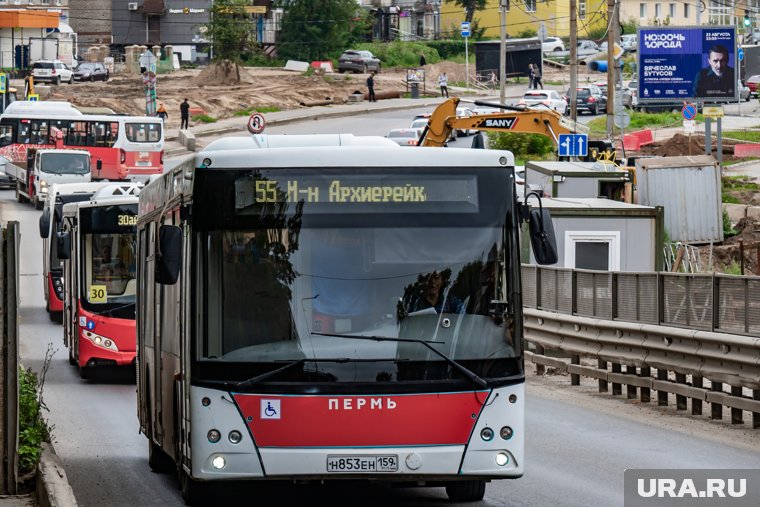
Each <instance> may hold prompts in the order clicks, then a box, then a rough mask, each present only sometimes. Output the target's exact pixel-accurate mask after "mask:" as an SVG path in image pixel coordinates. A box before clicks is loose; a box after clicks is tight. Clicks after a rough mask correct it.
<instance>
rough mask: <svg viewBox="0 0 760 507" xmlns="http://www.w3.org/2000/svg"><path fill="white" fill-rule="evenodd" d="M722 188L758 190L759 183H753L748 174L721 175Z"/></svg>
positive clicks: (759, 187) (759, 190)
mask: <svg viewBox="0 0 760 507" xmlns="http://www.w3.org/2000/svg"><path fill="white" fill-rule="evenodd" d="M721 183H722V184H723V190H729V191H732V190H736V191H743V190H749V191H751V192H760V185H759V184H757V183H755V182H754V181H753V180H752V178H750V177H749V176H743V175H740V176H722V177H721Z"/></svg>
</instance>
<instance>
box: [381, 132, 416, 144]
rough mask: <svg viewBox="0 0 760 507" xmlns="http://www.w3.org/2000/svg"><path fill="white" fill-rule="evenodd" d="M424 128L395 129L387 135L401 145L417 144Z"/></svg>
mask: <svg viewBox="0 0 760 507" xmlns="http://www.w3.org/2000/svg"><path fill="white" fill-rule="evenodd" d="M421 135H422V129H393V130H391V131H390V132H388V134H387V135H386V136H385V137H387V138H388V139H390V140H391V141H393V142H394V143H396V144H398V145H399V146H417V144H419V141H420V136H421Z"/></svg>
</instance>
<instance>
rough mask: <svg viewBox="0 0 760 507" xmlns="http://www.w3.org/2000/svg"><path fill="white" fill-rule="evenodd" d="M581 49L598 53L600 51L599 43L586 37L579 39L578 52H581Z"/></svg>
mask: <svg viewBox="0 0 760 507" xmlns="http://www.w3.org/2000/svg"><path fill="white" fill-rule="evenodd" d="M581 51H595V52H597V53H598V52H599V45H598V44H597V43H596V42H594V41H592V40H586V39H583V40H579V41H578V52H579V53H580V52H581Z"/></svg>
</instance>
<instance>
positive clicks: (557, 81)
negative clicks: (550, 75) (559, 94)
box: [544, 79, 565, 86]
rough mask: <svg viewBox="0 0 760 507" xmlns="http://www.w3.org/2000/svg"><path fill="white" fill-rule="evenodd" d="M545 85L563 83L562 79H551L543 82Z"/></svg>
mask: <svg viewBox="0 0 760 507" xmlns="http://www.w3.org/2000/svg"><path fill="white" fill-rule="evenodd" d="M544 84H545V85H551V86H563V85H564V84H565V82H564V81H562V80H556V79H555V80H552V81H546V82H544Z"/></svg>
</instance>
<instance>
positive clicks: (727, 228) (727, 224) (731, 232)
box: [723, 210, 739, 238]
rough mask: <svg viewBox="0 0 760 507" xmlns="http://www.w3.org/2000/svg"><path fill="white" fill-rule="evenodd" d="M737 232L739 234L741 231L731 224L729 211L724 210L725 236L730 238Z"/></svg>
mask: <svg viewBox="0 0 760 507" xmlns="http://www.w3.org/2000/svg"><path fill="white" fill-rule="evenodd" d="M737 234H739V231H737V230H736V229H734V228H733V227H732V226H731V219H730V218H729V216H728V211H726V210H723V236H724V237H726V238H730V237H731V236H736V235H737Z"/></svg>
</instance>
